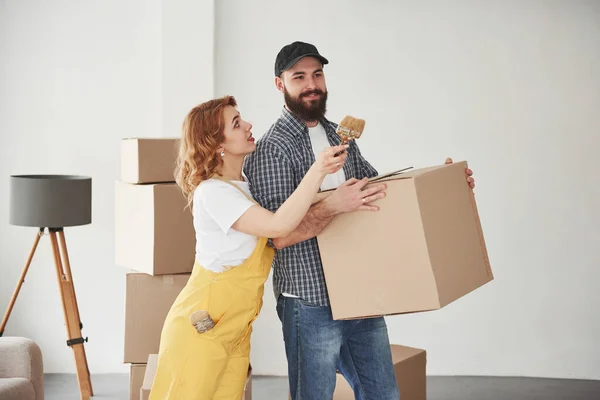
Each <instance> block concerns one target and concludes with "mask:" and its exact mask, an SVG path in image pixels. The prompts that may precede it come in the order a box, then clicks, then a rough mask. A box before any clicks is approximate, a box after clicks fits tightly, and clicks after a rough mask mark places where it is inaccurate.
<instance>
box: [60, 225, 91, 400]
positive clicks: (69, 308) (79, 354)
mask: <svg viewBox="0 0 600 400" xmlns="http://www.w3.org/2000/svg"><path fill="white" fill-rule="evenodd" d="M57 233H58V239H59V240H57ZM59 241H60V247H59V243H58V242H59ZM50 242H51V243H52V253H53V255H54V264H55V266H56V277H57V278H58V287H59V289H60V296H61V298H62V305H63V311H64V314H65V323H66V327H67V337H68V338H69V339H68V340H67V345H68V346H70V347H71V348H72V349H73V354H74V356H75V365H76V367H77V380H78V381H79V391H80V392H81V398H82V399H89V397H90V396H93V395H94V394H93V392H92V382H91V380H90V371H89V369H88V364H87V357H86V355H85V348H84V347H83V343H84V342H86V341H87V338H86V339H83V338H82V337H81V328H83V325H82V324H81V319H80V317H79V307H78V306H77V298H76V297H75V287H74V286H73V277H72V275H71V265H70V263H69V254H68V253H67V244H66V242H65V235H64V232H63V230H62V229H52V228H51V229H50ZM61 250H62V259H61ZM63 262H64V264H63Z"/></svg>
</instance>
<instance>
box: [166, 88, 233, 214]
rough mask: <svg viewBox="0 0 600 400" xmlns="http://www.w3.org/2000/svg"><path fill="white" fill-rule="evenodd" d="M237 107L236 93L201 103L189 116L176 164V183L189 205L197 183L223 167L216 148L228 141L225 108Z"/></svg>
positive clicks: (185, 123) (183, 129) (184, 127)
mask: <svg viewBox="0 0 600 400" xmlns="http://www.w3.org/2000/svg"><path fill="white" fill-rule="evenodd" d="M226 106H233V107H236V106H237V102H236V101H235V98H234V97H233V96H225V97H221V98H218V99H213V100H210V101H207V102H205V103H202V104H200V105H198V106H196V107H194V108H192V110H191V111H190V112H189V113H188V114H187V115H186V117H185V119H184V121H183V127H182V135H181V140H180V142H179V155H178V157H177V163H176V166H175V182H177V185H179V187H180V188H181V190H182V191H183V194H184V195H185V196H186V197H187V201H188V202H187V205H188V207H189V206H190V205H191V204H192V201H193V199H194V190H195V189H196V188H197V187H198V185H199V184H200V183H201V182H202V181H204V180H207V179H209V178H210V177H211V176H213V175H214V174H215V173H216V172H217V170H218V169H220V168H221V167H222V166H223V160H222V158H221V157H220V156H219V155H217V149H218V148H219V146H220V145H221V144H222V143H223V142H224V141H225V135H224V134H223V131H224V126H225V124H224V120H223V109H224V108H225V107H226Z"/></svg>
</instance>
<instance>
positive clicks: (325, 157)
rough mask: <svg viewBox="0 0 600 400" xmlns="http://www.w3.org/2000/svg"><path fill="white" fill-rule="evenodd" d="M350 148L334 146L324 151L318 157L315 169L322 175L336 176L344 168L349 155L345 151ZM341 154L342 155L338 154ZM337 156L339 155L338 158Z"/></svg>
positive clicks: (314, 165)
mask: <svg viewBox="0 0 600 400" xmlns="http://www.w3.org/2000/svg"><path fill="white" fill-rule="evenodd" d="M348 147H349V146H348V145H347V144H344V145H341V146H332V147H329V148H327V149H325V150H323V151H322V152H321V153H320V154H319V155H318V157H317V160H316V161H315V163H314V164H313V167H314V168H316V170H317V171H318V172H319V173H320V174H321V175H322V176H325V175H327V174H335V173H336V172H338V171H339V170H340V169H342V168H343V167H344V164H345V162H346V158H347V157H348V153H347V152H346V151H345V150H346V149H347V148H348ZM338 153H341V154H338ZM336 154H338V155H337V156H336Z"/></svg>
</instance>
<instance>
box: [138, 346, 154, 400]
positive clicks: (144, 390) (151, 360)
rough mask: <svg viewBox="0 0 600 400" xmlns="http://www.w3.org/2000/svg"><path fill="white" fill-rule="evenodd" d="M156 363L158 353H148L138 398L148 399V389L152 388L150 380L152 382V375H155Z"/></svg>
mask: <svg viewBox="0 0 600 400" xmlns="http://www.w3.org/2000/svg"><path fill="white" fill-rule="evenodd" d="M157 363H158V355H157V354H150V355H148V362H147V365H148V367H147V368H146V374H145V375H144V382H143V383H142V387H141V388H140V391H139V398H140V400H148V399H149V398H150V390H151V389H152V382H154V375H156V365H157Z"/></svg>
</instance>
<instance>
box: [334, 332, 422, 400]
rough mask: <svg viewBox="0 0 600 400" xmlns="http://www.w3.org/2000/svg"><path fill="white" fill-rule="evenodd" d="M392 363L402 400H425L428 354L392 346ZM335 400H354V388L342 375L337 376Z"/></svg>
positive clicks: (420, 350)
mask: <svg viewBox="0 0 600 400" xmlns="http://www.w3.org/2000/svg"><path fill="white" fill-rule="evenodd" d="M391 348H392V361H393V362H394V371H395V373H396V381H397V382H398V389H400V398H401V399H402V400H425V399H426V397H427V396H426V395H427V393H426V392H427V390H426V387H427V385H426V369H427V353H426V352H425V350H422V349H415V348H412V347H406V346H400V345H397V344H393V345H391ZM333 400H354V393H353V392H352V388H351V387H350V385H349V384H348V382H347V381H346V379H345V378H344V377H343V376H342V375H341V374H339V373H338V374H337V377H336V386H335V392H334V393H333Z"/></svg>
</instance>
